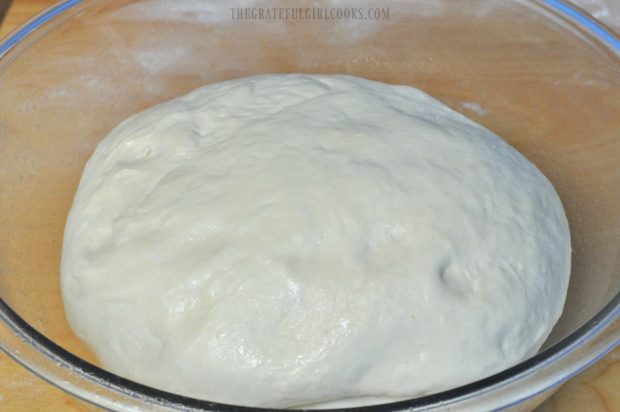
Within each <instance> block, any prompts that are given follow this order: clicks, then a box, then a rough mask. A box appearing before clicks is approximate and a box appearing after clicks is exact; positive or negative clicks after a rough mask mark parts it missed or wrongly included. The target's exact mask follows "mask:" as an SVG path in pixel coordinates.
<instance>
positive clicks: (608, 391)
mask: <svg viewBox="0 0 620 412" xmlns="http://www.w3.org/2000/svg"><path fill="white" fill-rule="evenodd" d="M2 1H6V0H0V4H1V2H2ZM52 4H54V1H51V0H13V4H12V5H11V7H10V8H9V11H8V13H7V14H6V16H5V18H4V21H3V22H2V24H1V25H0V37H4V36H6V35H7V34H9V33H10V32H11V31H13V30H14V29H15V28H17V27H18V26H19V25H21V24H22V23H24V22H25V21H26V20H28V19H29V18H31V17H32V16H34V15H35V14H37V13H39V12H40V11H42V10H43V9H45V8H46V7H48V6H50V5H52ZM0 87H1V86H0ZM94 409H95V408H94V407H92V406H90V405H88V404H86V403H84V402H82V401H79V400H77V399H75V398H73V397H72V396H70V395H67V394H65V393H64V392H62V391H61V390H59V389H57V388H55V387H54V386H52V385H50V384H48V383H47V382H45V381H43V380H41V379H39V378H38V377H36V376H34V375H33V374H31V373H30V372H28V371H27V370H26V369H24V368H23V367H21V366H20V365H18V364H17V363H16V362H14V361H13V360H11V359H9V358H8V357H7V356H6V355H4V354H2V353H0V410H2V411H7V412H22V411H41V412H45V411H69V412H71V411H89V410H94ZM538 411H539V412H555V411H590V412H603V411H606V412H620V348H616V350H614V351H613V352H612V353H610V354H609V355H607V356H606V357H605V358H603V359H602V360H601V361H599V362H598V363H597V364H596V365H594V366H593V367H591V368H589V369H588V370H586V371H585V372H583V373H581V374H580V375H578V376H577V377H575V378H573V379H571V380H570V381H569V382H567V383H566V384H565V385H564V386H563V387H562V388H561V389H560V390H559V391H558V392H557V393H556V394H555V395H554V396H553V397H551V398H550V399H549V400H547V401H546V402H545V403H544V404H543V405H542V406H540V407H539V408H538Z"/></svg>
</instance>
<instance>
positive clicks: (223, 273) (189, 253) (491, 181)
mask: <svg viewBox="0 0 620 412" xmlns="http://www.w3.org/2000/svg"><path fill="white" fill-rule="evenodd" d="M569 271H570V239H569V229H568V224H567V220H566V217H565V214H564V211H563V209H562V205H561V203H560V200H559V198H558V196H557V194H556V192H555V191H554V189H553V187H552V185H551V184H550V183H549V181H548V180H547V179H546V178H545V177H544V176H543V174H542V173H541V172H540V171H538V170H537V169H536V167H535V166H533V165H532V164H531V163H530V162H529V161H528V160H526V158H525V157H523V156H522V155H521V154H519V153H518V152H517V151H516V150H515V149H513V148H512V147H511V146H510V145H508V144H507V143H506V142H504V141H503V140H501V139H500V138H499V137H497V136H496V135H494V134H493V133H491V132H490V131H488V130H486V129H485V128H483V127H481V126H479V125H478V124H476V123H474V122H472V121H471V120H469V119H467V118H465V117H463V116H462V115H460V114H458V113H456V112H454V111H452V110H450V109H449V108H448V107H446V106H445V105H443V104H442V103H440V102H438V101H437V100H435V99H433V98H431V97H429V96H427V95H426V94H424V93H422V92H421V91H419V90H416V89H413V88H411V87H405V86H394V85H387V84H382V83H378V82H373V81H369V80H364V79H360V78H356V77H350V76H318V75H301V74H291V75H263V76H257V77H250V78H244V79H239V80H233V81H227V82H222V83H217V84H211V85H209V86H206V87H203V88H201V89H198V90H196V91H194V92H192V93H190V94H188V95H186V96H183V97H181V98H178V99H175V100H172V101H169V102H167V103H163V104H160V105H157V106H155V107H153V108H151V109H148V110H146V111H144V112H142V113H139V114H137V115H135V116H132V117H130V118H129V119H127V120H126V121H124V122H123V123H121V124H120V125H119V126H118V127H116V128H115V129H114V130H113V131H112V132H111V133H110V134H109V135H108V136H107V137H106V138H105V139H104V140H103V141H102V142H101V143H100V144H99V146H98V147H97V149H96V151H95V153H94V155H93V156H92V158H91V159H90V160H89V162H88V164H87V165H86V168H85V170H84V174H83V176H82V180H81V182H80V185H79V189H78V192H77V195H76V198H75V202H74V204H73V208H72V209H71V213H70V215H69V218H68V222H67V226H66V231H65V240H64V249H63V256H62V292H63V297H64V302H65V306H66V312H67V316H68V319H69V321H70V323H71V325H72V327H73V329H74V330H75V332H76V333H77V335H78V336H79V337H80V338H81V339H82V340H84V341H85V342H86V343H88V344H89V345H90V347H91V348H92V349H93V350H94V352H95V353H96V354H97V356H98V358H99V359H100V361H101V363H102V365H103V366H104V367H106V368H107V369H109V370H111V371H113V372H115V373H117V374H119V375H121V376H124V377H127V378H130V379H133V380H136V381H138V382H142V383H145V384H147V385H151V386H154V387H156V388H161V389H164V390H167V391H171V392H176V393H179V394H183V395H188V396H193V397H197V398H204V399H208V400H212V401H218V402H225V403H233V404H238V405H253V406H262V407H293V406H299V405H308V404H317V403H318V404H320V403H322V402H331V401H337V400H342V399H345V400H347V402H348V404H362V403H372V402H383V401H389V400H396V399H403V398H410V397H415V396H418V395H422V394H429V393H432V392H436V391H440V390H444V389H448V388H453V387H456V386H458V385H462V384H465V383H469V382H471V381H474V380H477V379H480V378H483V377H486V376H489V375H491V374H493V373H496V372H498V371H501V370H502V369H505V368H507V367H509V366H512V365H514V364H516V363H518V362H520V361H522V360H523V359H525V358H527V357H529V356H532V355H533V354H535V353H536V351H537V350H538V349H539V347H540V346H541V344H542V343H543V341H544V340H545V338H546V337H547V335H548V334H549V332H550V330H551V328H552V326H553V325H554V323H555V322H556V320H557V319H558V317H559V316H560V313H561V311H562V307H563V304H564V299H565V295H566V289H567V286H568V278H569Z"/></svg>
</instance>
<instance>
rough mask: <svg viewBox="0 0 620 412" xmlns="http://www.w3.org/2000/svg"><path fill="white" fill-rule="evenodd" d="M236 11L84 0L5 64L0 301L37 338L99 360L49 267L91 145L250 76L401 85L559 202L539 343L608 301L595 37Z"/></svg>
mask: <svg viewBox="0 0 620 412" xmlns="http://www.w3.org/2000/svg"><path fill="white" fill-rule="evenodd" d="M247 3H248V2H247V1H241V0H239V1H234V2H226V3H224V2H216V1H202V2H168V1H159V0H137V1H109V2H99V1H92V2H85V3H84V4H82V5H80V6H79V7H76V8H75V10H74V11H72V12H71V13H68V14H67V16H66V17H65V18H63V19H58V20H54V21H53V22H51V23H49V24H47V25H45V26H44V27H43V28H42V29H40V30H39V31H38V32H37V33H36V34H35V35H33V36H31V37H29V38H28V39H27V41H25V42H22V44H20V45H19V46H18V47H16V48H15V49H13V50H12V51H11V52H10V53H8V54H7V55H5V57H4V58H3V59H2V60H1V61H0V168H1V170H2V173H0V245H2V247H1V248H0V275H1V276H0V297H2V299H4V300H5V301H6V302H7V303H8V304H9V305H10V306H11V307H12V308H13V309H14V310H15V311H16V312H17V313H18V314H19V315H20V316H22V317H23V318H24V319H25V320H26V321H27V322H29V323H30V324H31V325H32V326H34V327H35V328H36V329H38V330H39V331H40V332H42V333H43V334H44V335H46V336H47V337H48V338H50V339H51V340H53V341H54V342H56V343H58V344H59V345H61V346H63V347H64V348H66V349H67V350H69V351H70V352H73V353H75V354H76V355H78V356H80V357H82V358H84V359H86V360H88V361H91V362H94V363H96V359H95V358H94V356H93V355H92V353H90V351H89V350H88V349H87V348H86V347H85V345H83V344H82V343H81V342H80V341H79V340H78V339H77V338H76V337H75V336H74V335H73V333H72V332H71V330H70V328H69V326H68V324H67V322H66V320H65V315H64V311H63V306H62V301H61V296H60V290H59V261H60V253H61V246H62V236H63V228H64V224H65V219H66V216H67V212H68V210H69V208H70V206H71V202H72V200H73V195H74V193H75V190H76V188H77V184H78V181H79V178H80V175H81V171H82V168H83V166H84V163H85V162H86V160H87V159H88V158H89V156H90V154H91V153H92V151H93V149H94V147H95V145H96V144H97V142H98V141H99V140H100V139H102V138H103V137H104V136H105V135H106V133H107V132H108V131H109V130H111V128H113V127H114V126H115V125H116V124H118V123H119V122H120V121H121V120H123V119H124V118H126V117H128V116H129V115H130V114H132V113H135V112H137V111H139V110H141V109H144V108H146V107H148V106H151V105H153V104H156V103H158V102H161V101H164V100H167V99H170V98H173V97H175V96H178V95H181V94H184V93H187V92H189V91H191V90H192V89H194V88H196V87H199V86H202V85H205V84H207V83H211V82H215V81H220V80H226V79H231V78H238V77H242V76H248V75H253V74H259V73H283V72H310V73H346V74H352V75H356V76H361V77H366V78H369V79H373V80H379V81H383V82H388V83H397V84H406V85H411V86H414V87H417V88H420V89H422V90H424V91H426V92H427V93H429V94H431V95H432V96H434V97H436V98H438V99H440V100H441V101H443V102H444V103H446V104H447V105H449V106H450V107H452V108H453V109H455V110H457V111H460V112H462V113H464V114H465V115H467V116H469V117H471V118H472V119H474V120H475V121H477V122H479V123H481V124H483V125H485V126H486V127H488V128H489V129H491V130H493V131H494V132H495V133H497V134H498V135H500V136H502V137H503V138H505V139H506V140H507V141H509V142H510V143H511V144H512V145H513V146H515V147H516V148H517V149H518V150H520V151H521V152H522V153H523V154H525V155H526V156H527V157H528V158H529V159H530V160H531V161H532V162H534V163H535V164H536V165H537V166H538V167H539V168H540V169H541V170H542V171H543V172H544V173H545V175H547V177H548V178H549V179H550V180H551V181H552V183H553V184H554V186H555V187H556V189H557V191H558V193H559V194H560V197H561V198H562V201H563V203H564V206H565V209H566V213H567V215H568V218H569V221H570V226H571V232H572V245H573V270H572V275H571V283H570V289H569V294H568V300H567V302H566V308H565V311H564V314H563V316H562V318H561V320H560V322H559V323H558V324H557V326H556V328H555V329H554V331H553V333H552V335H551V336H550V338H549V339H548V342H547V344H546V345H547V346H549V345H551V344H553V343H556V342H558V341H560V340H561V339H563V338H564V337H566V336H567V335H568V334H570V333H571V332H572V331H574V330H575V329H576V328H578V327H579V326H581V325H582V324H583V323H584V322H586V321H587V320H588V319H590V318H591V317H592V316H593V315H594V314H595V313H596V312H598V311H599V310H600V309H601V308H602V307H603V306H604V305H605V304H606V303H607V302H609V301H610V299H611V298H612V297H613V296H614V295H616V294H617V293H618V292H619V291H620V265H619V250H620V213H618V211H620V162H618V158H619V156H620V138H619V136H618V134H619V133H620V61H619V59H618V57H617V56H616V55H614V54H613V53H611V52H610V51H609V50H607V49H605V48H604V47H603V45H602V44H600V43H599V42H598V41H597V40H596V39H595V38H594V37H592V36H590V35H589V34H588V33H586V32H585V31H583V30H581V29H579V28H578V27H576V26H574V25H572V24H570V23H569V22H567V21H566V20H564V19H562V18H561V17H559V16H558V15H557V14H555V13H554V12H552V11H551V10H550V9H548V8H546V7H545V6H544V5H542V3H538V2H533V1H505V2H497V1H494V0H486V1H482V0H481V1H470V2H468V4H467V6H466V7H465V6H464V5H463V4H462V3H461V2H449V1H432V0H411V1H408V2H391V3H390V2H378V1H375V2H367V1H364V2H359V1H357V2H353V1H352V0H351V1H349V2H340V3H339V7H369V8H372V7H380V8H389V20H387V19H380V20H339V21H336V20H279V19H278V20H239V19H234V18H233V17H234V16H233V14H234V10H231V9H234V8H235V7H245V6H247ZM315 3H316V5H317V6H316V7H321V6H329V5H330V2H328V1H318V2H315ZM306 5H307V3H304V2H301V1H299V2H291V1H287V2H284V1H276V0H274V1H269V2H261V3H260V6H264V7H295V6H304V7H305V6H306ZM257 6H258V3H257ZM384 17H385V16H384Z"/></svg>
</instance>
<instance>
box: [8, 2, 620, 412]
mask: <svg viewBox="0 0 620 412" xmlns="http://www.w3.org/2000/svg"><path fill="white" fill-rule="evenodd" d="M529 1H533V2H536V3H539V4H540V5H542V6H547V7H548V8H549V9H550V10H552V11H555V12H557V13H559V14H560V15H561V16H562V17H564V18H567V19H568V20H570V21H572V22H573V23H576V24H577V25H578V26H580V27H581V28H585V29H587V30H589V31H590V32H591V33H592V34H594V35H595V37H596V38H597V39H598V40H600V41H601V42H602V44H603V45H605V46H607V47H608V48H609V49H611V51H612V52H614V53H615V54H616V55H620V36H619V35H618V34H616V33H615V32H614V31H613V30H612V29H611V28H609V27H608V26H607V25H605V24H604V23H602V22H600V21H598V20H597V19H596V18H594V17H592V16H591V15H589V14H588V13H587V12H585V11H584V10H582V9H581V8H579V7H577V6H575V5H573V4H572V3H570V2H568V1H566V0H529ZM85 3H88V0H65V1H61V2H58V3H56V4H55V5H53V6H51V7H49V8H47V9H45V10H44V11H42V12H41V13H39V14H37V15H35V16H34V17H33V18H31V19H30V20H28V21H27V22H26V23H24V24H23V25H22V26H21V27H19V28H17V29H16V30H14V31H13V32H11V33H10V34H9V35H7V36H6V37H5V38H4V39H0V40H1V42H0V61H1V60H2V59H3V58H4V57H5V56H6V55H7V53H9V52H10V51H11V50H13V49H14V48H15V47H16V46H17V45H19V44H21V43H22V42H23V41H24V40H26V39H28V38H29V37H30V36H31V35H32V34H33V33H34V32H36V31H37V29H39V28H40V27H41V26H43V25H45V23H47V22H48V21H50V20H52V19H53V18H54V17H57V16H60V15H61V14H63V13H65V12H67V11H70V10H72V9H74V7H75V6H77V5H82V4H85ZM0 320H1V321H2V322H3V323H4V325H5V326H7V327H8V329H9V330H10V331H11V332H12V333H13V334H14V335H15V336H16V337H17V338H19V339H20V340H21V341H22V342H23V343H24V344H25V345H27V346H28V347H29V349H33V350H34V351H36V352H38V353H40V354H43V355H44V356H45V357H46V358H47V359H49V360H51V361H53V362H54V365H55V367H56V368H59V369H66V368H69V369H70V370H71V372H72V373H74V374H76V375H78V376H80V377H82V378H86V379H87V380H89V381H90V382H91V383H93V384H95V385H97V386H101V387H103V388H105V389H106V390H111V391H112V392H116V393H117V394H118V395H120V396H125V397H129V398H131V399H133V400H143V401H146V402H148V403H149V404H150V405H152V406H159V407H164V408H170V409H172V410H196V411H201V410H208V411H218V412H263V411H268V410H274V409H272V408H258V407H248V406H237V405H230V404H224V403H217V402H211V401H206V400H202V399H197V398H191V397H187V396H183V395H178V394H175V393H171V392H166V391H163V390H160V389H156V388H153V387H150V386H146V385H143V384H140V383H137V382H134V381H131V380H129V379H126V378H123V377H120V376H118V375H115V374H113V373H111V372H108V371H106V370H104V369H102V368H100V367H98V366H96V365H94V364H92V363H90V362H87V361H85V360H84V359H82V358H80V357H78V356H76V355H74V354H72V353H71V352H69V351H67V350H66V349H64V348H62V347H61V346H59V345H58V344H56V343H54V342H53V341H52V340H50V339H48V338H47V337H46V336H45V335H43V334H42V333H40V332H39V331H37V330H36V329H35V328H34V327H33V326H31V325H30V324H29V323H28V322H26V321H25V320H24V319H23V318H22V317H20V316H19V315H18V314H17V313H16V312H15V311H14V310H13V309H12V308H11V307H10V306H9V305H8V304H7V303H6V302H5V300H4V299H3V298H1V297H0ZM617 320H620V293H618V294H616V295H615V296H614V297H613V298H612V299H611V300H610V302H609V303H608V304H607V305H606V306H605V307H604V308H603V309H601V310H600V311H599V312H598V313H597V314H596V315H595V316H594V317H592V318H591V319H590V320H588V321H587V322H586V323H584V324H583V325H581V326H580V327H579V328H578V329H577V330H575V331H574V332H573V333H571V334H570V335H569V336H567V337H566V338H564V339H562V340H561V341H560V342H558V343H556V344H554V345H552V346H551V347H549V348H547V349H545V350H544V351H542V352H540V353H538V354H536V355H535V356H533V357H531V358H529V359H527V360H525V361H523V362H520V363H519V364H517V365H515V366H513V367H511V368H508V369H506V370H503V371H501V372H499V373H496V374H494V375H492V376H489V377H486V378H484V379H481V380H478V381H475V382H472V383H469V384H466V385H462V386H459V387H457V388H454V389H450V390H445V391H441V392H437V393H434V394H431V395H425V396H421V397H417V398H413V399H409V400H402V401H398V402H391V403H384V404H378V405H370V406H361V407H353V408H331V409H321V410H320V411H322V412H326V411H334V412H336V411H339V412H354V411H355V412H391V411H402V410H412V409H413V410H417V409H419V408H424V409H427V408H434V407H447V406H450V404H452V403H454V402H459V401H463V400H466V399H468V398H471V397H473V396H475V395H479V394H482V393H485V392H488V391H492V390H496V389H499V388H502V387H505V386H507V385H509V384H510V383H512V382H514V381H517V380H520V379H523V378H525V377H526V376H528V375H530V374H533V373H535V372H536V371H539V370H540V369H541V368H542V367H544V366H547V365H550V364H553V363H554V362H555V361H556V360H558V359H562V358H564V357H566V356H568V355H569V354H571V353H573V352H575V351H576V349H577V348H578V347H579V346H580V344H581V343H583V342H584V341H593V340H594V339H595V338H600V342H599V343H598V345H597V346H596V348H595V350H594V353H593V356H590V357H586V356H581V358H579V359H578V360H579V361H580V362H579V363H577V364H574V365H572V366H573V367H572V369H571V368H569V367H564V368H563V369H560V370H559V371H556V373H555V374H554V375H553V377H552V378H553V379H551V380H550V381H546V382H545V383H544V384H543V385H541V386H538V387H536V388H535V390H534V391H531V392H529V393H526V394H525V395H521V396H520V397H518V398H516V399H514V400H512V402H510V403H507V404H503V405H502V408H509V407H511V406H513V405H515V404H517V403H520V402H523V401H524V400H527V399H529V398H532V397H535V396H536V395H538V394H540V393H542V392H545V391H546V390H548V389H550V388H551V387H553V386H556V385H558V384H560V383H562V382H564V381H565V380H568V379H570V378H571V377H573V376H574V375H576V374H578V373H579V372H581V371H582V370H583V369H585V368H587V367H589V366H590V365H592V364H593V363H594V362H596V361H597V360H599V359H600V358H602V357H603V356H605V355H606V354H607V353H608V352H610V351H611V350H613V349H614V348H615V347H616V346H617V345H620V328H618V330H617V331H615V332H614V333H612V334H610V335H607V336H603V337H602V338H601V335H602V332H603V331H604V330H605V329H606V328H607V327H609V326H610V325H611V324H612V323H614V321H617ZM0 349H1V350H2V351H3V352H4V353H6V354H7V355H8V356H9V357H11V358H13V359H14V360H15V361H17V362H18V363H20V364H21V365H23V366H24V367H26V368H27V369H29V370H30V371H31V372H33V373H34V374H36V375H38V376H39V377H41V378H43V379H44V380H46V381H47V382H49V383H51V384H53V385H54V386H56V387H58V388H60V389H62V390H63V391H66V392H68V393H70V394H72V395H74V396H76V397H78V398H80V399H82V400H85V401H87V402H90V403H92V404H95V405H97V406H104V407H106V408H110V407H113V406H112V405H116V406H121V405H119V402H118V401H115V402H113V403H106V402H101V400H100V399H99V401H98V400H95V399H92V398H90V397H89V396H87V395H86V396H85V394H84V392H83V391H78V390H75V388H73V387H72V385H71V384H70V382H68V381H66V380H62V379H57V378H56V376H57V374H55V373H54V371H53V370H48V369H41V368H36V367H33V365H32V364H31V362H29V360H28V359H27V356H25V354H20V351H19V350H11V346H10V344H9V343H7V342H5V341H4V339H2V335H1V334H0ZM567 371H568V373H562V372H567ZM121 404H122V402H121ZM188 408H189V409H188ZM305 410H308V411H310V410H312V409H305ZM317 411H318V410H317Z"/></svg>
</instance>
